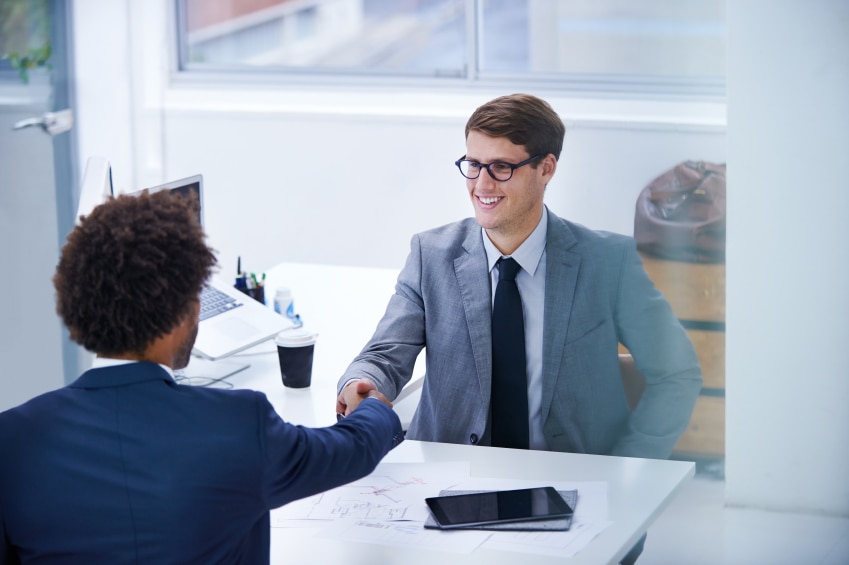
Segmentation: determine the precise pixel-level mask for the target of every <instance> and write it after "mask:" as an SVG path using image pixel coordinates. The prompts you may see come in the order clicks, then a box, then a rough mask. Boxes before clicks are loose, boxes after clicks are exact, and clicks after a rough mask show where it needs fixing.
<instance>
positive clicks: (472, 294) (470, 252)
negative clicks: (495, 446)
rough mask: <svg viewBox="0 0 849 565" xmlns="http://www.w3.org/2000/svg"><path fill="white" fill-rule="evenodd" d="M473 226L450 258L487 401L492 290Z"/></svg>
mask: <svg viewBox="0 0 849 565" xmlns="http://www.w3.org/2000/svg"><path fill="white" fill-rule="evenodd" d="M473 226H474V227H473V228H472V229H470V230H469V233H468V234H467V235H466V239H465V240H464V241H463V249H464V250H465V253H464V254H462V255H460V256H459V257H457V258H456V259H454V273H455V274H456V276H457V284H458V286H459V287H460V297H461V299H462V301H463V309H464V311H465V314H466V324H468V326H469V338H470V340H471V343H472V355H473V357H474V360H475V368H476V369H477V373H478V382H479V383H480V388H481V396H482V397H483V401H484V402H487V403H488V402H489V395H490V391H491V383H490V378H491V372H492V290H491V289H490V278H489V272H488V270H487V262H486V251H484V248H483V241H482V240H481V231H480V226H478V225H477V224H474V225H473ZM481 289H486V292H481Z"/></svg>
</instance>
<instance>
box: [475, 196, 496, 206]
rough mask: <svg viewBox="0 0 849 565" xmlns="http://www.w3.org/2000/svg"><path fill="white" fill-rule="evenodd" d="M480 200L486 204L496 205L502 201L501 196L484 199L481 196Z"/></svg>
mask: <svg viewBox="0 0 849 565" xmlns="http://www.w3.org/2000/svg"><path fill="white" fill-rule="evenodd" d="M479 199H480V201H481V202H483V203H484V204H495V203H496V202H498V201H499V200H501V197H500V196H492V197H490V198H484V197H483V196H480V197H479Z"/></svg>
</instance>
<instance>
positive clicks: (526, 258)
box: [481, 206, 548, 276]
mask: <svg viewBox="0 0 849 565" xmlns="http://www.w3.org/2000/svg"><path fill="white" fill-rule="evenodd" d="M547 234H548V207H546V206H543V207H542V216H541V217H540V219H539V223H538V224H537V227H535V228H534V231H532V232H531V235H529V236H528V238H527V239H526V240H525V241H523V242H522V244H521V245H520V246H519V248H518V249H516V251H514V252H513V253H512V255H510V257H512V258H513V259H515V260H516V262H517V263H519V266H520V267H522V269H523V270H524V271H527V272H528V274H529V275H531V276H533V275H534V273H535V272H536V270H537V267H538V266H539V262H540V260H541V259H542V252H543V251H545V238H546V235H547ZM481 236H482V237H483V247H484V249H485V250H486V261H487V265H488V266H489V272H490V273H491V272H492V269H493V268H495V263H496V262H497V261H498V260H499V259H500V258H501V256H502V255H501V252H500V251H499V250H498V248H497V247H495V244H493V243H492V242H491V241H490V240H489V236H488V235H486V230H485V229H483V228H481Z"/></svg>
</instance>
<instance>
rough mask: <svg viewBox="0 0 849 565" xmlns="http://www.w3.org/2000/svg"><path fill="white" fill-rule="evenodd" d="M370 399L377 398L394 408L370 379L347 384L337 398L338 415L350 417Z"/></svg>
mask: <svg viewBox="0 0 849 565" xmlns="http://www.w3.org/2000/svg"><path fill="white" fill-rule="evenodd" d="M369 397H371V398H376V399H378V400H380V401H381V402H383V403H384V404H386V405H387V406H389V407H390V408H392V403H391V402H389V399H387V398H386V397H385V396H383V394H382V393H381V392H380V391H378V390H377V386H375V384H374V383H373V382H371V381H370V380H368V379H359V380H356V381H351V382H350V383H348V384H346V385H345V387H344V388H343V389H342V392H340V393H339V396H337V397H336V414H338V415H341V416H348V415H349V414H350V413H351V412H353V411H354V410H356V409H357V406H359V405H360V402H362V401H363V400H365V399H366V398H369Z"/></svg>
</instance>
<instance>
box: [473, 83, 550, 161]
mask: <svg viewBox="0 0 849 565" xmlns="http://www.w3.org/2000/svg"><path fill="white" fill-rule="evenodd" d="M470 131H478V132H480V133H483V134H485V135H489V136H491V137H506V138H507V139H509V140H510V142H511V143H513V144H514V145H522V146H524V147H525V149H526V150H527V151H528V153H529V156H534V155H543V156H545V155H548V154H549V153H551V154H552V155H554V158H555V159H558V160H559V159H560V151H561V150H562V149H563V137H564V136H565V135H566V126H564V125H563V121H562V120H561V119H560V116H558V115H557V112H555V111H554V109H553V108H552V107H551V106H550V105H549V104H548V102H546V101H545V100H542V99H541V98H537V97H536V96H532V95H530V94H510V95H507V96H500V97H498V98H496V99H494V100H490V101H489V102H487V103H486V104H484V105H482V106H480V107H479V108H478V109H477V110H475V111H474V112H473V113H472V115H471V117H470V118H469V121H468V122H466V138H468V137H469V132H470ZM537 163H538V161H537V162H534V163H532V164H531V166H534V167H535V166H536V165H537Z"/></svg>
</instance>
